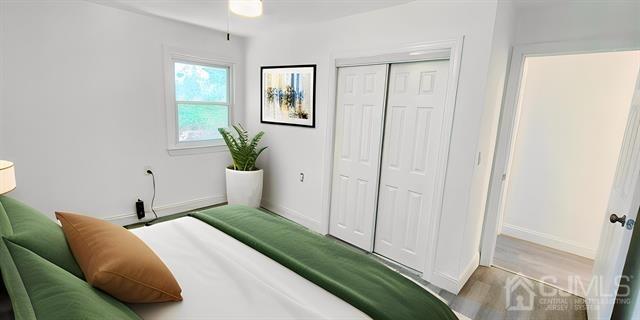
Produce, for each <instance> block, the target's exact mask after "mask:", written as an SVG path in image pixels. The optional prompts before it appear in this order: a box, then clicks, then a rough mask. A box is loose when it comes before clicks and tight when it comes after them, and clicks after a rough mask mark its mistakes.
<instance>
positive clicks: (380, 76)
mask: <svg viewBox="0 0 640 320" xmlns="http://www.w3.org/2000/svg"><path fill="white" fill-rule="evenodd" d="M386 78H387V66H386V65H374V66H364V67H346V68H340V69H338V88H337V92H338V93H337V103H336V132H335V137H336V138H335V147H334V148H335V149H334V156H333V181H332V189H331V190H332V191H331V218H330V225H329V233H330V234H331V235H333V236H335V237H337V238H340V239H342V240H344V241H346V242H348V243H351V244H353V245H355V246H358V247H360V248H362V249H364V250H368V251H371V250H372V249H373V231H374V223H375V215H376V202H377V195H378V173H379V169H380V149H381V141H382V126H383V115H384V102H385V93H386V89H387V88H386Z"/></svg>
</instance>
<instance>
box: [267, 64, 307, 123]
mask: <svg viewBox="0 0 640 320" xmlns="http://www.w3.org/2000/svg"><path fill="white" fill-rule="evenodd" d="M260 76H261V80H260V95H261V96H262V98H261V101H260V122H262V123H272V124H282V125H289V126H301V127H310V128H315V126H316V117H315V115H316V65H315V64H308V65H296V66H269V67H262V68H260Z"/></svg>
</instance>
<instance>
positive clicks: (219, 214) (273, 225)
mask: <svg viewBox="0 0 640 320" xmlns="http://www.w3.org/2000/svg"><path fill="white" fill-rule="evenodd" d="M192 216H194V217H196V218H198V219H200V220H202V221H204V222H206V223H208V224H210V225H212V226H213V227H215V228H217V229H220V230H221V231H223V232H225V233H227V234H229V235H230V236H232V237H234V238H236V239H237V240H239V241H241V242H243V243H244V244H246V245H248V246H250V247H252V248H254V249H255V250H257V251H259V252H261V253H262V254H264V255H266V256H268V257H269V258H271V259H273V260H275V261H277V262H278V263H280V264H282V265H283V266H285V267H287V268H289V269H291V270H292V271H294V272H296V273H298V274H299V275H301V276H302V277H304V278H306V279H308V280H309V281H311V282H313V283H315V284H316V285H318V286H320V287H322V288H324V289H325V290H327V291H329V292H331V293H332V294H334V295H335V296H337V297H339V298H341V299H343V300H344V301H346V302H348V303H349V304H351V305H353V306H354V307H356V308H358V309H360V310H361V311H362V312H364V313H366V314H368V315H369V316H370V317H372V318H373V319H389V320H403V319H407V320H409V319H457V317H456V316H455V315H454V313H453V312H452V311H451V309H450V308H449V307H448V306H447V305H446V304H445V303H443V302H442V301H440V300H439V299H438V298H437V297H435V296H433V295H432V294H431V293H429V292H427V291H426V290H424V289H423V288H422V287H420V286H419V285H417V284H415V283H414V282H413V281H411V280H409V279H407V278H405V277H404V276H402V275H400V274H398V273H397V272H395V271H393V270H391V269H389V268H387V267H386V266H384V265H383V264H382V263H380V262H378V261H376V260H374V259H373V258H371V257H369V256H367V255H366V254H364V253H362V252H359V251H357V250H355V249H352V248H348V247H346V246H344V245H342V244H339V243H337V241H336V240H334V239H331V238H328V237H323V236H321V235H319V234H316V233H312V232H310V231H307V230H306V229H304V228H303V227H301V226H299V225H297V224H295V223H293V222H290V221H288V220H286V219H284V218H281V217H278V216H274V215H271V214H268V213H265V212H262V211H260V210H257V209H252V208H248V207H244V206H224V207H217V208H213V209H208V210H204V211H200V212H197V213H194V214H192Z"/></svg>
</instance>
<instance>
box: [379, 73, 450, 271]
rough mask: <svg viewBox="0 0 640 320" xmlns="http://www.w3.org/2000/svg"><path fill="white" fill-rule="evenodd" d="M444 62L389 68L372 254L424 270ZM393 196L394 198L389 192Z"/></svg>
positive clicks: (433, 183) (443, 100) (441, 116)
mask: <svg viewBox="0 0 640 320" xmlns="http://www.w3.org/2000/svg"><path fill="white" fill-rule="evenodd" d="M448 66H449V61H448V60H440V61H428V62H416V63H402V64H393V65H391V71H390V75H389V93H388V102H387V117H386V120H385V121H386V126H385V132H384V146H383V151H382V164H381V170H380V197H379V204H378V208H379V212H378V218H377V223H376V228H377V229H376V239H375V248H374V251H375V252H377V253H379V254H381V255H383V256H385V257H387V258H390V259H392V260H395V261H397V262H399V263H401V264H404V265H406V266H408V267H410V268H413V269H415V270H418V271H422V270H423V269H424V265H425V263H426V251H427V250H426V249H427V239H428V229H429V228H428V227H429V219H430V218H431V216H432V215H433V214H434V211H435V210H437V208H433V195H434V192H435V178H436V174H435V173H436V172H435V168H434V166H435V163H436V161H437V157H438V154H437V152H438V150H439V149H440V148H439V145H438V144H439V141H440V136H441V134H442V133H441V130H442V125H443V124H442V121H443V111H444V102H445V93H446V86H447V78H448ZM390 190H393V196H390V195H389V194H390V193H389V192H390Z"/></svg>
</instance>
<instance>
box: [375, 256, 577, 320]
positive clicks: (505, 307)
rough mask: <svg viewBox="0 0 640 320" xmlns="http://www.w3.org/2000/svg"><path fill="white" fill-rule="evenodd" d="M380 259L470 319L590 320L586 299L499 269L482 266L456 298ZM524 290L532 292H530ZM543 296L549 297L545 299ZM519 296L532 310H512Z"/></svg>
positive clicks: (407, 271) (405, 270)
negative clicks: (530, 302)
mask: <svg viewBox="0 0 640 320" xmlns="http://www.w3.org/2000/svg"><path fill="white" fill-rule="evenodd" d="M380 260H381V261H382V262H383V263H385V264H387V265H389V266H390V267H391V268H393V269H396V270H397V271H399V272H400V273H402V274H404V275H406V276H408V277H410V278H412V279H414V280H415V281H416V282H419V283H422V284H423V285H425V286H426V287H427V288H429V289H430V290H431V291H433V292H435V293H436V294H438V295H440V296H441V297H442V298H444V300H445V301H446V302H447V304H448V305H449V306H450V307H451V309H453V310H455V311H456V312H459V313H461V314H462V315H464V316H466V317H468V318H470V319H474V320H502V319H509V320H511V319H518V320H538V319H540V320H542V319H562V320H571V319H576V320H583V319H585V320H586V319H587V313H586V311H585V310H586V309H585V304H584V299H583V298H581V297H578V296H574V295H572V294H569V293H566V292H564V291H562V290H557V289H555V288H553V287H551V286H548V285H545V284H544V283H541V282H538V281H533V280H529V279H527V278H524V277H522V276H519V275H517V274H515V273H512V272H509V271H505V270H502V269H499V268H496V267H483V266H480V267H478V269H476V271H475V272H474V273H473V274H472V275H471V278H469V281H468V282H467V283H466V284H465V285H464V287H463V288H462V290H460V292H459V293H458V294H457V295H456V294H453V293H451V292H448V291H445V290H442V289H440V288H438V287H436V286H434V285H432V284H430V283H428V282H426V281H424V280H422V279H421V278H420V276H419V275H417V274H416V273H415V272H412V271H410V270H409V269H406V268H403V267H402V266H399V265H397V264H395V263H393V262H389V261H386V260H384V259H380ZM524 287H527V288H529V289H530V290H531V291H526V290H527V289H525V288H524ZM512 288H513V290H512ZM543 293H545V294H548V295H546V296H543V295H542V294H543ZM518 295H522V296H523V297H524V299H523V304H526V305H527V306H529V305H528V304H529V300H528V299H529V297H531V299H532V304H531V305H530V306H531V308H530V309H527V310H512V306H517V296H518ZM507 296H509V299H508V298H507ZM508 303H509V304H508Z"/></svg>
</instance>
